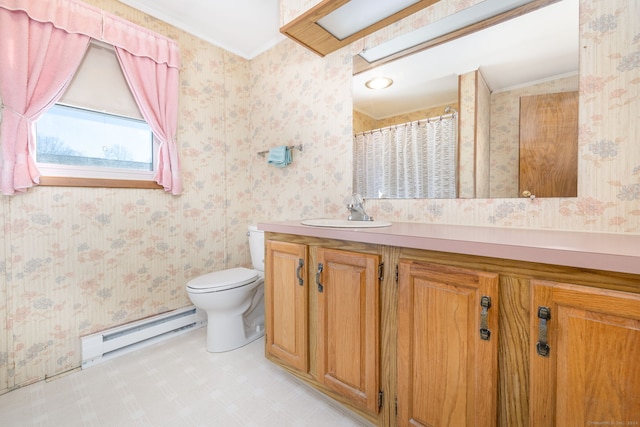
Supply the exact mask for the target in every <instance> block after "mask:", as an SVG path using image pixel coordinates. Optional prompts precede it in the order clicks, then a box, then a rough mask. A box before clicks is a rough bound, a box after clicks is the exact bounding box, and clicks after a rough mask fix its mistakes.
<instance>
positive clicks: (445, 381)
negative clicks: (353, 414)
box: [397, 259, 498, 427]
mask: <svg viewBox="0 0 640 427" xmlns="http://www.w3.org/2000/svg"><path fill="white" fill-rule="evenodd" d="M397 359H398V361H397V365H398V392H397V394H398V400H397V411H398V420H397V422H398V425H400V426H461V427H462V426H487V427H489V426H495V425H496V409H497V391H498V387H497V380H498V275H497V274H495V273H485V272H480V271H474V270H469V269H461V268H456V267H449V266H445V265H439V264H432V263H427V262H420V261H411V260H403V259H401V260H400V261H399V270H398V355H397Z"/></svg>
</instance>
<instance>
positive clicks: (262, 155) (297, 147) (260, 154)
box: [258, 144, 302, 157]
mask: <svg viewBox="0 0 640 427" xmlns="http://www.w3.org/2000/svg"><path fill="white" fill-rule="evenodd" d="M287 148H289V150H293V149H298V150H299V151H302V144H299V145H289V146H288V147H287ZM267 154H269V150H265V151H258V156H260V157H264V156H266V155H267Z"/></svg>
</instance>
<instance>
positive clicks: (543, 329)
mask: <svg viewBox="0 0 640 427" xmlns="http://www.w3.org/2000/svg"><path fill="white" fill-rule="evenodd" d="M538 319H540V324H539V325H538V342H537V343H536V351H537V352H538V355H539V356H542V357H549V352H550V351H551V348H550V347H549V344H548V343H547V328H548V326H547V323H548V322H549V320H551V309H550V308H549V307H544V306H540V307H538Z"/></svg>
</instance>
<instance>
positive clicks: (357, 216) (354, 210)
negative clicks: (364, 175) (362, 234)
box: [347, 194, 373, 221]
mask: <svg viewBox="0 0 640 427" xmlns="http://www.w3.org/2000/svg"><path fill="white" fill-rule="evenodd" d="M347 209H349V212H351V215H349V218H348V219H349V221H373V218H372V217H370V216H369V215H367V213H366V212H365V211H364V200H363V199H362V196H361V195H360V194H354V195H352V196H351V203H349V204H348V205H347Z"/></svg>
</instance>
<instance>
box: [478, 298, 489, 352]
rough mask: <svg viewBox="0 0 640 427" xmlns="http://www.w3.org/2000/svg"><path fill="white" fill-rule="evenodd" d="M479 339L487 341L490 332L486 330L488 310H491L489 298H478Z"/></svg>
mask: <svg viewBox="0 0 640 427" xmlns="http://www.w3.org/2000/svg"><path fill="white" fill-rule="evenodd" d="M480 307H482V309H481V311H480V339H482V340H485V341H489V338H490V337H491V331H490V330H489V328H488V321H487V317H489V309H490V308H491V297H488V296H486V295H483V296H482V298H480Z"/></svg>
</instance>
